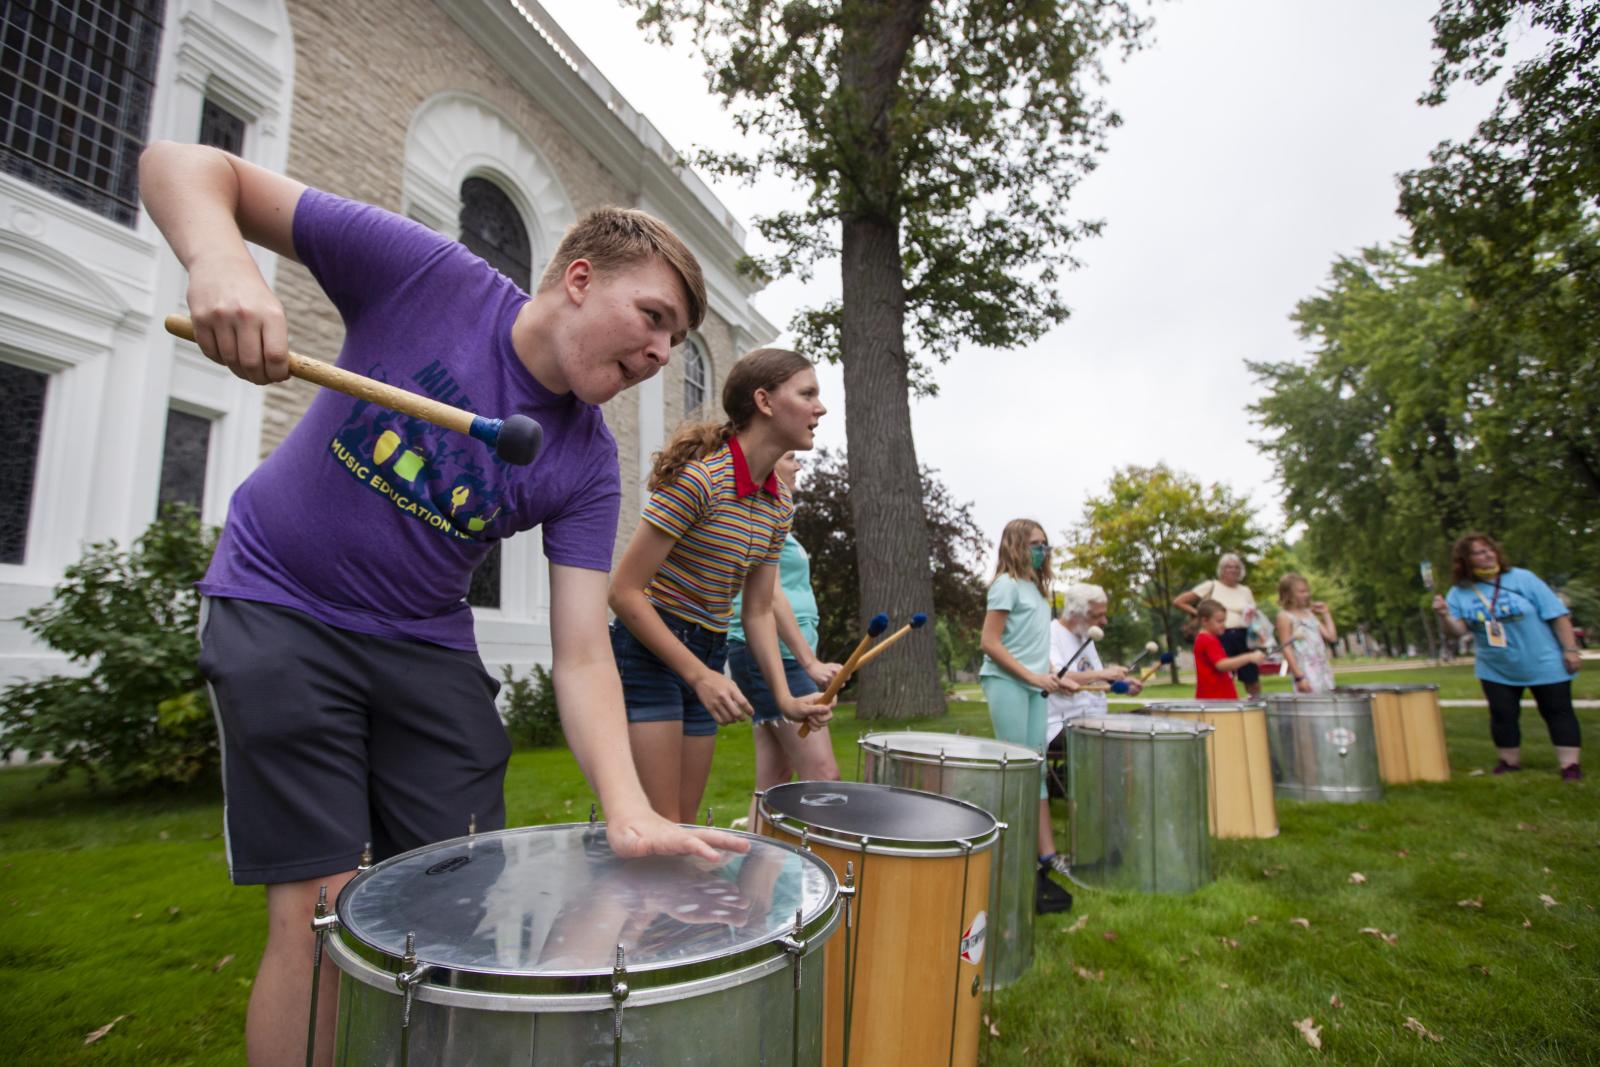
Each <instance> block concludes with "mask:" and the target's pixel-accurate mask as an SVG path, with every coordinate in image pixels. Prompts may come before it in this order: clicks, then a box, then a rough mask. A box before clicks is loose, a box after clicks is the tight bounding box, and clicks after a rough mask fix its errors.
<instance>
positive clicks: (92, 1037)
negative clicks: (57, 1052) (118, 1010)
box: [83, 1015, 127, 1045]
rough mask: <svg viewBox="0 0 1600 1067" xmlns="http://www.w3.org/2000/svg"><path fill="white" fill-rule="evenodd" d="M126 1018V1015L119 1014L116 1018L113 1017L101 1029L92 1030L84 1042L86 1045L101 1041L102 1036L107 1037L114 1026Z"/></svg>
mask: <svg viewBox="0 0 1600 1067" xmlns="http://www.w3.org/2000/svg"><path fill="white" fill-rule="evenodd" d="M126 1018H127V1016H126V1015H119V1016H117V1017H116V1018H115V1019H112V1020H111V1021H110V1022H108V1023H106V1024H105V1025H104V1026H102V1027H101V1028H100V1029H98V1030H90V1031H89V1035H88V1036H87V1037H85V1038H84V1039H83V1043H84V1044H85V1045H92V1044H94V1043H95V1042H96V1041H99V1040H100V1039H101V1038H102V1037H105V1036H106V1035H107V1034H109V1033H110V1032H111V1028H112V1027H113V1026H115V1025H117V1024H118V1023H120V1022H121V1021H122V1020H124V1019H126Z"/></svg>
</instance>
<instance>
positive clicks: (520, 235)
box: [461, 178, 533, 608]
mask: <svg viewBox="0 0 1600 1067" xmlns="http://www.w3.org/2000/svg"><path fill="white" fill-rule="evenodd" d="M461 243H462V244H464V245H466V246H467V248H468V250H469V251H471V252H472V253H473V254H474V255H479V256H482V257H483V258H484V259H485V260H486V261H487V262H488V264H489V265H490V266H491V267H493V268H494V269H495V270H497V271H499V272H500V273H501V274H504V275H505V276H506V277H507V278H510V279H511V280H512V281H513V282H516V283H517V285H519V286H521V287H522V288H523V289H524V290H527V289H530V288H532V285H533V265H532V260H533V255H532V250H531V248H530V246H529V241H528V225H527V223H525V222H523V221H522V216H521V215H520V214H519V213H518V212H517V206H516V205H515V204H513V203H512V202H511V198H510V197H509V196H507V195H506V194H505V191H504V190H502V189H501V188H500V187H499V186H498V185H496V184H495V183H494V182H491V181H488V180H487V179H484V178H468V179H467V180H466V181H464V182H462V183H461ZM467 603H468V604H471V605H472V606H473V607H475V608H498V607H499V606H500V545H499V544H498V543H496V544H495V546H494V548H492V549H491V550H490V551H489V554H488V555H487V556H485V557H484V558H483V562H482V563H480V564H478V568H477V570H475V571H473V572H472V587H471V588H470V589H469V590H468V591H467Z"/></svg>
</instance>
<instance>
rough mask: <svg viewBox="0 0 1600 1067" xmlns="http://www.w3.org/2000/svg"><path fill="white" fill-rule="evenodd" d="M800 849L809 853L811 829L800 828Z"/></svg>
mask: <svg viewBox="0 0 1600 1067" xmlns="http://www.w3.org/2000/svg"><path fill="white" fill-rule="evenodd" d="M800 847H801V848H803V849H805V850H806V851H807V852H810V851H811V827H809V826H802V827H800Z"/></svg>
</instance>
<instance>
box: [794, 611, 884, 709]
mask: <svg viewBox="0 0 1600 1067" xmlns="http://www.w3.org/2000/svg"><path fill="white" fill-rule="evenodd" d="M888 628H889V616H887V615H885V614H884V613H883V612H881V611H880V612H878V613H877V614H876V615H874V616H873V617H872V619H871V620H870V621H869V622H868V623H867V632H866V633H865V634H863V635H862V637H861V640H860V642H859V643H858V644H857V645H856V649H855V651H854V652H852V653H850V658H849V659H847V660H845V661H844V666H843V667H842V668H841V669H840V670H839V673H838V674H836V675H834V676H833V681H831V682H829V683H828V688H826V689H824V690H823V691H822V700H821V701H820V703H823V704H826V703H828V702H829V701H831V700H833V699H834V698H835V697H837V696H838V695H839V690H841V689H843V688H844V683H845V682H847V681H849V680H850V672H851V671H853V670H855V669H856V664H857V663H860V662H861V657H862V655H863V654H865V653H866V651H867V646H868V645H870V644H872V639H873V638H875V637H877V636H878V635H879V634H881V633H883V631H885V630H887V629H888ZM810 733H811V720H810V719H807V720H806V721H805V722H803V723H801V724H800V736H801V737H805V736H807V735H808V734H810Z"/></svg>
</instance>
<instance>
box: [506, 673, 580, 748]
mask: <svg viewBox="0 0 1600 1067" xmlns="http://www.w3.org/2000/svg"><path fill="white" fill-rule="evenodd" d="M501 677H502V678H504V679H505V686H504V688H503V690H502V692H501V696H502V698H503V702H504V705H505V720H506V733H508V734H510V735H511V743H512V744H513V745H516V746H517V747H518V748H554V747H556V746H557V745H561V744H564V743H565V742H566V735H565V734H563V733H562V732H561V716H560V713H559V712H557V711H556V687H555V685H554V684H553V683H552V682H551V681H550V672H549V671H547V670H545V669H544V668H543V667H541V666H539V665H538V664H537V663H535V664H534V665H533V670H532V671H531V672H530V673H529V674H528V676H527V677H526V678H518V677H517V676H516V672H515V671H513V670H512V669H511V666H510V664H507V665H506V668H505V670H504V671H503V672H502V674H501Z"/></svg>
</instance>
